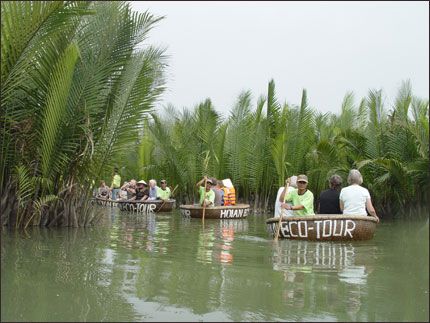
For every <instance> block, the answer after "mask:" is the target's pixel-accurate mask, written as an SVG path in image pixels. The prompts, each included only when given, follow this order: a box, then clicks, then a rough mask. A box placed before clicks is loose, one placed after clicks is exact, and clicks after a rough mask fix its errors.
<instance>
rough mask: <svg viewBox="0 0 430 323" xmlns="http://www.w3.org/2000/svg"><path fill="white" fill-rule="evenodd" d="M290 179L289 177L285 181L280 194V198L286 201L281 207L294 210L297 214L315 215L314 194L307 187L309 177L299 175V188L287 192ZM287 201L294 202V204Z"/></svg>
mask: <svg viewBox="0 0 430 323" xmlns="http://www.w3.org/2000/svg"><path fill="white" fill-rule="evenodd" d="M288 181H289V179H287V180H286V181H285V187H284V190H283V191H282V193H281V196H280V200H283V201H284V203H282V204H281V208H284V209H287V210H293V211H294V215H296V216H302V215H315V212H314V194H313V193H312V192H311V191H309V190H308V189H307V187H308V177H307V176H306V175H299V176H297V189H294V190H292V191H290V192H289V193H287V191H288V186H289V182H288ZM285 202H292V205H291V204H287V203H285Z"/></svg>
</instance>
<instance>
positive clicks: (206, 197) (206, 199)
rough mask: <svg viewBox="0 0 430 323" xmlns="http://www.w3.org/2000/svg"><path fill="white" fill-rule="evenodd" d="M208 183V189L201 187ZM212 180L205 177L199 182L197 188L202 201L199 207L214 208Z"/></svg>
mask: <svg viewBox="0 0 430 323" xmlns="http://www.w3.org/2000/svg"><path fill="white" fill-rule="evenodd" d="M205 181H206V187H203V186H201V185H202V184H203V183H204V182H205ZM212 184H213V183H212V180H211V179H209V178H207V176H205V177H203V179H202V180H201V181H199V182H198V183H197V184H196V186H197V187H198V188H199V194H200V200H199V205H200V206H203V204H205V206H213V205H214V202H215V192H214V191H213V190H211V188H212Z"/></svg>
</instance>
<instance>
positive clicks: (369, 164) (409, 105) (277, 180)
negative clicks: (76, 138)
mask: <svg viewBox="0 0 430 323" xmlns="http://www.w3.org/2000/svg"><path fill="white" fill-rule="evenodd" d="M384 101H385V100H384V93H383V92H382V90H370V91H369V93H368V95H367V96H366V97H365V98H362V99H361V100H359V101H358V102H357V101H356V100H355V99H354V95H353V93H347V94H346V95H345V97H344V100H343V102H342V104H341V106H340V113H339V114H333V113H321V112H318V110H317V109H314V108H312V107H310V105H309V101H308V95H307V92H306V90H303V93H302V97H301V102H300V104H299V105H292V104H287V103H283V104H281V103H280V102H279V101H278V100H277V95H276V93H275V83H274V81H273V80H272V81H270V82H269V84H268V90H267V94H266V95H264V96H261V97H260V98H259V99H258V100H257V101H255V100H253V98H252V95H251V93H250V92H243V93H242V94H240V95H239V97H238V98H237V102H236V104H235V106H234V107H233V108H232V110H231V112H230V115H229V116H228V117H227V118H223V117H222V116H221V115H220V114H219V113H217V111H216V110H215V108H214V106H213V105H212V103H211V101H210V100H209V99H207V100H205V101H204V102H202V103H200V104H198V105H197V106H196V107H195V108H194V109H193V110H191V111H190V110H187V109H184V110H183V111H178V110H176V109H175V108H174V107H172V106H169V107H167V108H166V110H165V111H164V112H160V113H157V114H152V116H153V119H152V120H151V121H148V122H146V123H145V126H144V127H145V128H144V135H143V136H142V137H141V138H140V140H139V143H138V145H137V148H136V150H135V151H134V152H131V153H130V155H129V156H128V158H127V159H126V160H125V161H124V162H125V163H124V165H123V166H124V168H123V172H124V175H125V176H128V177H131V176H135V177H136V176H137V177H139V178H150V177H151V178H161V177H163V178H167V179H168V180H169V182H170V183H171V184H172V185H173V186H174V185H176V184H178V185H179V187H180V189H179V190H178V191H179V192H180V193H179V200H180V201H181V202H184V203H190V202H191V203H192V202H193V198H194V197H195V195H196V191H195V183H196V182H197V181H198V180H200V179H201V178H202V176H203V175H209V176H215V177H217V178H220V179H223V178H231V179H232V181H233V183H234V185H235V187H236V194H237V195H238V196H239V199H240V200H242V201H244V202H248V203H251V204H252V205H253V207H254V209H261V210H267V209H268V208H270V207H272V204H273V203H274V199H275V196H276V192H277V190H278V188H279V187H280V186H282V185H283V183H284V179H285V178H286V177H288V176H291V175H293V174H296V175H297V174H307V175H308V177H309V189H310V190H311V191H312V192H313V193H314V195H315V198H316V199H317V197H318V196H319V194H320V192H321V191H322V190H324V189H327V188H328V178H329V177H330V176H331V175H332V174H333V173H337V174H339V175H341V176H342V178H343V179H344V185H347V184H346V177H347V175H348V172H349V170H350V169H352V168H358V169H359V170H360V171H361V172H362V174H363V178H364V186H366V187H367V188H368V189H369V190H370V192H371V195H372V199H373V201H374V204H375V205H376V207H377V210H378V212H379V214H381V215H383V214H390V215H393V214H395V213H396V212H397V211H398V210H400V209H401V210H403V209H404V208H405V207H414V206H418V205H425V204H427V203H428V201H429V199H428V197H429V195H428V194H429V193H428V192H429V183H430V177H429V105H428V100H427V99H420V98H418V97H416V96H414V95H413V93H412V88H411V84H410V83H409V82H408V81H406V82H403V83H402V85H401V87H400V89H399V90H398V94H397V97H396V98H395V100H394V103H393V105H392V106H386V104H385V103H384Z"/></svg>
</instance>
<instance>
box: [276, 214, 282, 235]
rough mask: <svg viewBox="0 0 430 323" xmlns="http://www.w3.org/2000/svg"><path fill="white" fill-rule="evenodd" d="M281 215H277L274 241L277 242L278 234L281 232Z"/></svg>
mask: <svg viewBox="0 0 430 323" xmlns="http://www.w3.org/2000/svg"><path fill="white" fill-rule="evenodd" d="M281 222H282V213H281V214H280V215H279V223H278V230H277V231H276V237H275V241H278V237H279V232H281Z"/></svg>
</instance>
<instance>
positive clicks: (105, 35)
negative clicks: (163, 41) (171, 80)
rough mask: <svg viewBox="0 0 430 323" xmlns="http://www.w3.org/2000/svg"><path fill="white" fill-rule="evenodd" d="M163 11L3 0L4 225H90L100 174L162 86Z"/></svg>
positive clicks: (119, 155) (0, 162)
mask: <svg viewBox="0 0 430 323" xmlns="http://www.w3.org/2000/svg"><path fill="white" fill-rule="evenodd" d="M160 19H161V18H156V17H154V16H153V15H151V14H149V13H148V12H145V13H142V14H139V13H136V12H133V11H132V10H131V9H130V5H129V4H127V3H125V2H90V1H84V2H81V1H79V2H75V1H65V2H63V1H32V2H30V1H7V2H6V1H4V2H2V3H1V129H0V140H1V159H0V190H1V210H2V217H1V220H2V224H6V223H8V224H10V225H15V226H16V227H20V226H24V227H25V226H27V225H29V224H42V225H56V224H62V225H73V226H80V225H86V224H88V223H90V222H91V220H92V217H91V215H90V212H88V210H89V203H88V201H89V199H88V198H89V197H90V196H91V192H92V187H93V185H94V182H93V180H94V179H97V178H101V177H103V176H106V174H108V173H110V172H111V171H112V168H113V166H114V164H113V160H121V159H123V156H124V153H125V152H127V151H128V150H130V149H131V147H133V146H134V144H135V141H136V139H137V138H138V136H139V133H140V132H141V129H142V128H143V120H144V118H145V116H146V114H147V113H148V111H150V110H151V109H152V106H153V104H154V102H155V100H156V99H157V97H158V96H159V95H160V94H161V93H162V91H163V89H164V88H163V84H164V77H163V71H164V67H165V57H164V54H163V53H164V50H163V49H159V48H154V47H151V46H141V44H142V42H143V41H145V40H146V38H147V35H148V32H149V31H150V30H151V28H153V27H154V24H155V23H157V22H158V21H159V20H160Z"/></svg>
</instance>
